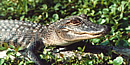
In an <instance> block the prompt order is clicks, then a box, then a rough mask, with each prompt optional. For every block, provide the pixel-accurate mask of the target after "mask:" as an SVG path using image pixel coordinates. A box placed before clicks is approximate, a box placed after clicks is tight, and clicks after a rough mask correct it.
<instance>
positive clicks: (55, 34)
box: [0, 14, 109, 65]
mask: <svg viewBox="0 0 130 65" xmlns="http://www.w3.org/2000/svg"><path fill="white" fill-rule="evenodd" d="M107 32H109V28H108V27H107V26H106V25H99V24H94V23H92V22H90V21H89V20H88V19H87V16H86V15H84V14H81V15H79V16H71V17H69V18H66V19H61V20H59V21H57V22H55V23H53V24H50V25H49V26H42V25H40V24H36V23H31V22H24V21H18V20H0V43H1V44H3V43H4V42H6V43H8V44H10V45H14V46H15V47H18V46H20V47H23V50H25V49H26V53H27V57H28V58H29V59H30V60H32V61H34V62H35V63H36V64H38V65H42V64H43V62H42V61H41V60H40V58H39V56H37V51H38V50H39V49H41V48H43V47H44V46H49V45H55V46H67V45H70V44H72V43H75V42H79V41H81V40H84V39H91V38H96V37H100V36H103V35H105V34H106V33H107Z"/></svg>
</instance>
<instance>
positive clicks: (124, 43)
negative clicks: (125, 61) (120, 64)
mask: <svg viewBox="0 0 130 65" xmlns="http://www.w3.org/2000/svg"><path fill="white" fill-rule="evenodd" d="M117 46H118V47H129V45H128V41H127V40H119V41H118V44H117Z"/></svg>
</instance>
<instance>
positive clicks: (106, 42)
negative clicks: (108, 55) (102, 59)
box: [99, 40, 110, 45]
mask: <svg viewBox="0 0 130 65" xmlns="http://www.w3.org/2000/svg"><path fill="white" fill-rule="evenodd" d="M109 43H110V42H109V40H106V41H104V42H102V43H100V44H99V45H108V44H109Z"/></svg>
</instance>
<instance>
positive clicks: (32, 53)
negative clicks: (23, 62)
mask: <svg viewBox="0 0 130 65" xmlns="http://www.w3.org/2000/svg"><path fill="white" fill-rule="evenodd" d="M40 47H44V44H43V42H41V41H35V42H33V43H32V44H31V45H30V46H29V48H28V51H27V56H28V57H29V58H30V59H31V60H32V61H34V62H35V63H36V64H37V65H48V64H47V62H46V61H42V60H41V59H40V56H39V55H38V54H37V52H38V51H39V50H40Z"/></svg>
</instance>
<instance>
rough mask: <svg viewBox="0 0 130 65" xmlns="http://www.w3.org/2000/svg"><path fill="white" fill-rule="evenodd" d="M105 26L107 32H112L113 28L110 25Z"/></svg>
mask: <svg viewBox="0 0 130 65" xmlns="http://www.w3.org/2000/svg"><path fill="white" fill-rule="evenodd" d="M103 27H104V29H105V30H106V32H110V31H111V28H110V27H109V26H107V25H104V26H103Z"/></svg>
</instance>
